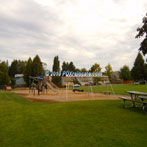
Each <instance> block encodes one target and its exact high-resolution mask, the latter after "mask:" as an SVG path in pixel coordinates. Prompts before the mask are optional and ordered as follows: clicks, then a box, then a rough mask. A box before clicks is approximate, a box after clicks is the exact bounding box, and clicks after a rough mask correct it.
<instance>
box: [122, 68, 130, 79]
mask: <svg viewBox="0 0 147 147" xmlns="http://www.w3.org/2000/svg"><path fill="white" fill-rule="evenodd" d="M120 78H121V79H123V80H124V81H127V80H131V72H130V69H129V67H128V66H127V65H124V66H123V67H122V68H121V69H120Z"/></svg>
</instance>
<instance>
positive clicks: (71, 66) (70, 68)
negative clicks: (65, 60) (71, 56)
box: [68, 62, 76, 72]
mask: <svg viewBox="0 0 147 147" xmlns="http://www.w3.org/2000/svg"><path fill="white" fill-rule="evenodd" d="M68 70H69V71H73V72H75V71H76V67H75V66H74V64H73V62H70V63H69V66H68Z"/></svg>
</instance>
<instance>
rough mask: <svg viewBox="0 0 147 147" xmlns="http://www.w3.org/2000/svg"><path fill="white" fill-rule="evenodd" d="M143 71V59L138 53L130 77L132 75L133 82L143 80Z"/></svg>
mask: <svg viewBox="0 0 147 147" xmlns="http://www.w3.org/2000/svg"><path fill="white" fill-rule="evenodd" d="M144 70H145V65H144V59H143V57H142V55H141V53H140V52H139V53H138V55H137V57H136V59H135V62H134V66H133V68H132V71H131V75H132V77H133V79H134V80H143V79H144Z"/></svg>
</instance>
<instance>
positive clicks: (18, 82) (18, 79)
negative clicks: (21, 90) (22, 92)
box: [15, 74, 26, 87]
mask: <svg viewBox="0 0 147 147" xmlns="http://www.w3.org/2000/svg"><path fill="white" fill-rule="evenodd" d="M23 77H24V75H23V74H15V81H16V87H23V86H26V82H25V81H24V78H23Z"/></svg>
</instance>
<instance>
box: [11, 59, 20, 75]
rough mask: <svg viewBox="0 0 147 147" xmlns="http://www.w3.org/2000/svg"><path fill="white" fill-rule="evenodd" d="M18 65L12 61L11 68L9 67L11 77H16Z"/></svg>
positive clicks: (15, 61)
mask: <svg viewBox="0 0 147 147" xmlns="http://www.w3.org/2000/svg"><path fill="white" fill-rule="evenodd" d="M17 64H18V61H17V60H13V61H12V63H11V66H10V67H9V76H10V77H14V76H15V74H17Z"/></svg>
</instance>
